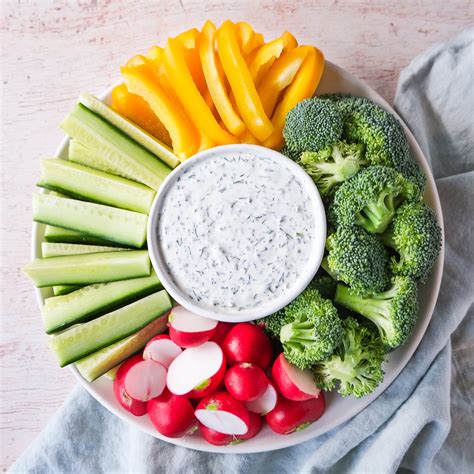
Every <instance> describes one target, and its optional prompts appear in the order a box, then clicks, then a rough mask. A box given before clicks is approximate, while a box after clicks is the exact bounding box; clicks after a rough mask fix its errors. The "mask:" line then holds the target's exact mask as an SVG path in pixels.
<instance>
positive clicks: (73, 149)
mask: <svg viewBox="0 0 474 474" xmlns="http://www.w3.org/2000/svg"><path fill="white" fill-rule="evenodd" d="M68 160H69V161H73V162H74V163H79V164H81V165H84V166H88V167H89V168H94V169H96V170H100V171H105V172H106V173H109V174H114V175H116V176H122V178H127V179H133V176H130V175H129V174H127V173H126V172H125V171H124V170H121V169H119V168H118V167H117V166H114V165H113V163H110V162H109V161H106V160H104V158H101V157H100V156H99V155H97V153H94V152H93V151H91V150H89V148H87V147H86V146H85V145H83V144H82V143H80V142H78V141H77V140H74V139H73V138H71V140H69V153H68Z"/></svg>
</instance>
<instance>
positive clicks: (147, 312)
mask: <svg viewBox="0 0 474 474" xmlns="http://www.w3.org/2000/svg"><path fill="white" fill-rule="evenodd" d="M170 309H171V300H170V298H169V296H168V294H167V293H166V291H164V290H162V291H159V292H158V293H153V294H151V295H149V296H146V297H145V298H142V299H141V300H138V301H135V302H134V303H131V304H129V305H127V306H124V307H122V308H120V309H117V310H115V311H113V312H111V313H107V314H105V315H104V316H101V317H100V318H97V319H94V320H92V321H89V322H87V323H84V324H80V325H77V326H75V327H73V328H70V329H68V330H67V331H64V332H62V333H60V334H58V335H57V336H52V337H51V338H50V339H49V346H50V347H51V349H52V350H53V352H54V353H55V354H56V357H57V358H58V360H59V363H60V365H61V367H64V366H65V365H68V364H70V363H72V362H75V361H77V360H79V359H82V358H84V357H86V356H88V355H89V354H92V353H93V352H97V351H99V350H100V349H102V348H104V347H107V346H110V345H111V344H113V343H114V342H117V341H120V340H121V339H124V338H125V337H127V336H130V335H131V334H134V333H135V332H137V331H139V330H140V329H142V328H143V327H145V326H146V325H147V324H149V323H150V322H151V321H153V320H154V319H156V318H157V317H158V316H161V315H162V314H164V313H166V312H167V311H169V310H170Z"/></svg>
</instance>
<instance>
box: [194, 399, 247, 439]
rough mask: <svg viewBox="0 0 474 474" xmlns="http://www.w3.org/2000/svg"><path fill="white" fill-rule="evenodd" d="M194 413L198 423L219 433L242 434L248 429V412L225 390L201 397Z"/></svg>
mask: <svg viewBox="0 0 474 474" xmlns="http://www.w3.org/2000/svg"><path fill="white" fill-rule="evenodd" d="M195 415H196V418H197V419H198V420H199V422H200V423H202V424H203V425H204V426H206V427H207V428H210V429H211V430H214V431H218V432H219V433H223V434H230V435H243V434H246V433H247V432H248V430H249V412H248V411H247V409H246V408H245V406H244V405H243V404H242V402H239V401H238V400H236V399H235V398H234V397H232V396H231V395H230V394H228V393H227V392H216V393H213V394H212V395H209V396H208V397H206V398H204V399H202V400H201V401H200V403H199V405H198V406H197V408H196V412H195Z"/></svg>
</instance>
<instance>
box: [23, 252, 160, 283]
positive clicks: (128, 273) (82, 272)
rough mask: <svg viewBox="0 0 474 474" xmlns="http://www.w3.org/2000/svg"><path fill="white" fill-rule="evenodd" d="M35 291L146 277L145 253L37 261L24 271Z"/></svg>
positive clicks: (146, 263)
mask: <svg viewBox="0 0 474 474" xmlns="http://www.w3.org/2000/svg"><path fill="white" fill-rule="evenodd" d="M24 270H25V273H26V274H27V275H28V276H29V277H30V278H31V279H32V280H33V282H34V283H35V285H36V286H37V287H38V288H44V287H45V286H55V285H87V284H91V283H105V282H111V281H117V280H128V279H131V278H140V277H144V276H149V275H150V273H151V263H150V259H149V257H148V252H147V251H146V250H126V251H124V252H102V253H92V254H82V255H64V256H62V257H49V258H38V259H36V260H33V262H31V263H29V264H28V265H26V266H25V268H24Z"/></svg>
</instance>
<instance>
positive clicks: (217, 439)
mask: <svg viewBox="0 0 474 474" xmlns="http://www.w3.org/2000/svg"><path fill="white" fill-rule="evenodd" d="M199 431H200V432H201V434H202V437H203V438H204V439H205V440H206V441H207V442H208V443H209V444H213V445H214V446H227V445H229V444H236V443H238V442H239V441H238V440H237V438H236V437H235V436H234V435H229V434H224V433H219V432H218V431H215V430H211V428H208V427H207V426H204V425H202V424H201V423H200V424H199Z"/></svg>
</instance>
